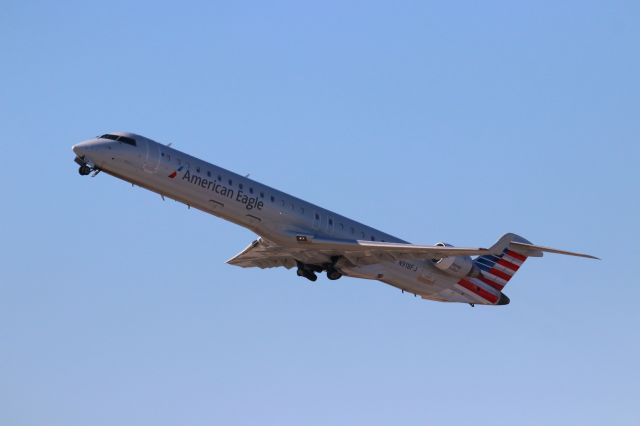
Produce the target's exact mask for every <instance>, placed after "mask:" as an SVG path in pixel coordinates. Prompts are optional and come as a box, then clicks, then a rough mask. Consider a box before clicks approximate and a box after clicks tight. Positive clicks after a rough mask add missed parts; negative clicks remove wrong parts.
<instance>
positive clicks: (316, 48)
mask: <svg viewBox="0 0 640 426" xmlns="http://www.w3.org/2000/svg"><path fill="white" fill-rule="evenodd" d="M639 12H640V8H639V7H638V3H637V2H631V1H628V2H625V1H609V2H595V1H594V2H592V1H567V2H561V3H559V2H546V1H538V2H509V1H487V2H458V1H454V2H445V4H442V2H428V1H422V2H344V1H341V2H330V1H324V2H286V1H275V2H249V1H246V2H244V1H243V2H224V3H221V2H200V3H199V2H186V1H185V2H179V3H175V4H165V3H159V2H137V3H135V4H133V3H132V2H125V1H110V2H64V1H61V2H28V1H20V2H18V1H9V2H5V3H3V7H2V11H1V12H0V48H1V51H2V54H3V57H2V67H0V124H1V126H0V128H1V129H2V133H3V138H2V140H3V143H2V147H3V149H2V150H3V155H4V157H5V161H4V162H3V167H2V168H1V169H0V176H2V178H3V182H4V186H3V188H4V191H3V208H2V210H1V211H0V218H1V219H2V220H1V223H2V224H3V226H2V244H1V245H0V259H2V261H0V264H1V265H2V267H1V268H0V342H1V344H0V377H1V378H2V379H1V380H0V424H3V425H12V426H13V425H16V426H18V425H42V424H47V425H50V426H53V425H65V426H69V425H87V424H91V425H96V426H101V425H119V426H122V425H142V424H145V425H146V424H155V425H175V424H191V425H205V424H207V425H208V424H230V425H255V424H273V425H299V424H309V425H326V424H333V425H352V424H370V425H389V424H404V425H424V424H439V425H467V424H470V423H471V422H473V423H476V424H491V425H512V424H521V425H539V424H583V425H600V424H618V425H625V424H628V425H631V424H638V423H639V422H640V417H639V415H638V410H637V401H638V400H639V398H640V389H639V385H638V383H640V369H639V368H638V364H637V360H638V359H639V358H640V343H639V341H640V339H639V337H640V336H639V333H638V326H639V325H640V315H639V314H638V309H637V306H636V304H637V302H638V299H639V298H640V297H639V296H640V291H639V290H638V278H637V272H638V258H639V255H640V250H639V249H638V243H637V240H638V237H639V232H638V230H639V229H638V225H637V218H638V217H639V216H640V205H639V201H638V196H637V195H638V183H639V181H640V179H639V178H640V172H639V170H638V157H639V154H640V148H639V146H638V135H639V134H640V120H638V117H639V113H640V104H639V102H638V99H640V84H639V82H638V75H640V59H639V58H640V55H638V41H639V40H640V29H639V28H638V25H637V22H638V20H639V19H640V13H639ZM109 130H129V131H134V132H139V133H141V134H144V135H146V136H149V137H151V138H154V139H156V140H158V141H160V142H164V143H168V142H172V143H173V144H174V146H175V147H177V148H178V149H180V150H183V151H186V152H189V153H191V154H193V155H196V156H199V157H202V158H203V159H206V160H208V161H210V162H213V163H215V164H218V165H220V166H222V167H225V168H229V169H232V170H234V171H236V172H238V173H244V174H246V173H251V177H252V178H254V179H256V180H259V181H262V182H265V183H267V184H269V185H272V186H275V187H277V188H279V189H282V190H285V191H287V192H290V193H292V194H294V195H297V196H299V197H301V198H304V199H307V200H309V201H312V202H315V203H317V204H320V205H322V206H324V207H327V208H330V209H332V210H335V211H337V212H339V213H342V214H345V215H347V216H350V217H353V218H355V219H358V220H361V221H363V222H366V223H368V224H370V225H372V226H375V227H377V228H380V229H382V230H384V231H386V232H389V233H391V234H394V235H397V236H398V237H401V238H405V239H407V240H410V241H413V242H417V243H424V244H428V243H435V242H437V241H441V240H444V241H448V242H450V243H453V244H456V245H486V244H490V243H492V242H493V241H495V240H496V239H497V238H498V237H499V236H500V235H502V234H503V233H504V232H509V231H511V232H516V233H519V234H521V235H523V236H525V237H526V238H528V239H530V240H532V241H534V242H536V243H539V244H544V245H552V246H557V247H561V248H566V249H573V250H578V251H585V252H588V253H592V254H595V255H598V256H601V257H602V258H603V260H602V261H599V262H598V261H588V260H584V259H576V258H568V257H562V256H553V255H549V256H547V257H545V258H544V259H533V260H530V261H529V262H527V265H526V267H524V268H523V269H522V270H521V271H520V272H519V273H518V275H517V277H516V278H515V279H514V280H513V281H512V282H511V283H510V284H509V286H508V287H507V289H506V290H505V292H506V293H507V294H508V295H509V296H510V297H511V300H512V303H511V304H510V305H509V306H506V307H496V308H489V307H476V308H474V309H472V308H470V307H469V306H467V305H455V304H438V303H434V302H426V301H422V300H419V299H414V298H413V297H411V296H408V295H406V294H404V295H403V294H402V293H401V292H400V291H399V290H397V289H395V288H392V287H389V286H385V285H383V284H380V283H376V282H370V281H361V280H355V279H348V278H347V279H342V280H339V281H337V282H329V281H327V280H326V279H321V280H319V281H318V282H317V283H315V284H309V283H307V282H305V281H303V280H301V279H300V278H298V277H297V276H296V275H295V273H294V272H292V271H286V270H269V271H260V270H243V269H239V268H234V267H231V266H229V265H226V264H225V263H224V261H225V260H226V259H228V258H229V257H231V256H232V255H234V254H235V253H237V252H238V251H239V250H241V249H242V248H244V247H245V246H246V244H248V243H249V242H250V241H251V240H252V238H253V237H254V236H253V235H252V234H251V233H250V232H248V231H246V230H244V229H242V228H238V227H236V226H234V225H232V224H229V223H225V222H223V221H221V220H219V219H216V218H214V217H212V216H207V215H205V214H204V213H201V212H198V211H195V210H187V208H186V207H185V206H183V205H181V204H178V203H175V202H173V201H165V202H163V201H162V200H160V197H158V196H157V195H154V194H151V193H148V192H145V191H144V190H142V189H139V188H132V187H131V185H128V184H126V183H124V182H122V181H118V180H116V179H114V178H112V177H109V176H105V175H99V176H98V177H96V178H95V179H91V178H81V177H80V176H78V174H77V171H76V165H75V164H74V163H73V162H72V160H73V154H72V152H71V150H70V147H71V145H72V144H74V143H76V142H78V141H80V140H83V139H87V138H90V137H93V136H95V135H97V134H101V133H103V132H106V131H109Z"/></svg>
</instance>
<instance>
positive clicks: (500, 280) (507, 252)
mask: <svg viewBox="0 0 640 426" xmlns="http://www.w3.org/2000/svg"><path fill="white" fill-rule="evenodd" d="M501 243H502V244H501ZM511 243H524V244H531V242H529V241H527V240H526V239H524V238H522V237H521V236H519V235H516V234H506V235H505V236H503V237H502V238H500V240H499V241H498V243H496V245H501V246H504V248H502V250H501V251H499V253H500V254H496V255H484V256H478V257H477V258H475V259H474V261H473V262H474V264H475V265H476V266H477V267H478V269H480V276H479V277H478V279H479V280H480V281H482V282H483V283H485V284H487V285H488V286H490V287H493V288H494V289H496V290H498V291H502V289H503V288H504V286H506V285H507V283H508V282H509V280H510V279H511V277H513V275H515V273H516V272H518V269H520V267H521V266H522V264H523V263H524V262H525V260H527V257H529V256H535V257H540V256H542V253H540V252H537V251H533V250H530V249H522V248H520V247H518V246H517V245H512V244H511Z"/></svg>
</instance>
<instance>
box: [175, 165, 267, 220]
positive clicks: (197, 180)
mask: <svg viewBox="0 0 640 426" xmlns="http://www.w3.org/2000/svg"><path fill="white" fill-rule="evenodd" d="M183 168H184V166H181V167H180V168H179V169H178V170H176V171H174V172H173V173H171V174H170V175H169V176H168V177H169V178H171V179H173V178H175V177H176V176H177V174H178V172H180V171H182V169H183ZM182 180H186V181H187V182H189V183H191V184H192V185H196V186H199V187H200V188H202V189H206V190H207V191H211V192H214V193H216V194H218V195H220V196H221V197H227V198H228V199H230V200H234V201H236V202H238V203H240V204H244V207H245V208H246V209H247V210H253V209H257V210H262V208H263V207H264V203H263V202H262V201H259V200H258V197H251V196H249V195H248V194H246V193H244V192H243V191H242V190H238V193H237V194H236V192H235V191H234V190H233V189H232V188H229V187H227V186H225V185H222V184H220V183H218V182H216V181H215V180H211V179H204V178H201V177H200V176H198V175H195V174H191V173H189V170H187V171H186V172H185V173H184V175H183V176H182Z"/></svg>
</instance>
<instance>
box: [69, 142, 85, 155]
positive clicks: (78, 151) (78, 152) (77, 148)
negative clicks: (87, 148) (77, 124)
mask: <svg viewBox="0 0 640 426" xmlns="http://www.w3.org/2000/svg"><path fill="white" fill-rule="evenodd" d="M80 145H82V144H77V145H74V146H72V147H71V149H72V150H73V152H74V153H75V154H76V155H77V156H78V157H82V155H83V154H82V147H81V146H80Z"/></svg>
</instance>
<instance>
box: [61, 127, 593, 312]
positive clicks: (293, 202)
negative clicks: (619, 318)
mask: <svg viewBox="0 0 640 426" xmlns="http://www.w3.org/2000/svg"><path fill="white" fill-rule="evenodd" d="M72 150H73V152H74V153H75V155H76V157H75V162H76V163H77V164H78V165H79V166H80V168H79V170H78V171H79V173H80V175H82V176H86V175H89V174H92V175H93V176H96V175H97V174H98V173H100V172H104V173H106V174H109V175H112V176H114V177H116V178H119V179H122V180H124V181H127V182H129V183H131V184H133V185H137V186H139V187H142V188H145V189H148V190H150V191H153V192H155V193H158V194H160V196H161V197H162V198H163V199H164V198H165V197H167V198H171V199H174V200H176V201H179V202H181V203H184V204H186V205H187V206H188V207H194V208H196V209H199V210H202V211H204V212H206V213H210V214H212V215H214V216H217V217H219V218H222V219H225V220H227V221H230V222H232V223H235V224H237V225H240V226H243V227H245V228H247V229H249V230H251V231H253V232H255V233H256V234H257V236H258V237H257V239H256V240H255V241H253V242H252V243H251V244H249V246H248V247H246V248H245V249H244V250H242V251H241V252H240V253H239V254H237V255H236V256H234V257H232V258H231V259H229V260H228V261H227V263H228V264H231V265H236V266H240V267H243V268H250V267H258V268H263V269H264V268H273V267H284V268H287V269H291V268H296V271H297V274H298V276H300V277H304V278H306V279H308V280H310V281H316V279H317V277H318V276H317V274H319V273H321V272H325V273H326V276H327V278H328V279H329V280H337V279H339V278H341V277H342V276H348V277H354V278H363V279H369V280H377V281H381V282H383V283H386V284H389V285H392V286H394V287H397V288H398V289H400V290H402V292H407V293H409V294H413V295H414V296H420V297H422V298H423V299H427V300H433V301H439V302H459V303H467V304H469V305H471V306H475V305H476V304H478V305H507V304H509V302H510V300H509V297H507V295H505V294H504V293H503V291H502V290H503V288H504V287H505V286H506V285H507V283H508V282H509V281H510V280H511V278H512V277H513V275H515V273H516V272H517V271H518V270H519V269H520V267H521V266H522V264H523V263H524V262H525V260H526V259H527V258H529V257H542V255H543V253H557V254H564V255H570V256H579V257H585V258H591V259H597V257H594V256H591V255H588V254H583V253H576V252H571V251H566V250H559V249H554V248H550V247H543V246H539V245H535V244H533V243H531V242H530V241H528V240H526V239H525V238H523V237H521V236H519V235H516V234H513V233H507V234H505V235H503V236H502V237H501V238H499V239H498V241H497V242H496V243H495V244H493V245H491V246H490V247H487V248H482V247H454V246H452V245H451V244H448V243H444V242H439V243H437V244H435V245H418V244H411V243H409V242H407V241H404V240H402V239H400V238H397V237H394V236H392V235H390V234H387V233H384V232H382V231H379V230H377V229H374V228H372V227H370V226H367V225H364V224H362V223H359V222H357V221H355V220H352V219H349V218H347V217H345V216H341V215H339V214H337V213H334V212H332V211H329V210H327V209H324V208H322V207H319V206H317V205H314V204H312V203H309V202H307V201H304V200H301V199H300V198H296V197H294V196H291V195H289V194H287V193H285V192H282V191H278V190H277V189H274V188H271V187H269V186H267V185H264V184H262V183H259V182H256V181H254V180H252V179H249V178H248V177H247V176H241V175H239V174H236V173H233V172H231V171H229V170H226V169H223V168H222V167H219V166H215V165H213V164H210V163H207V162H205V161H203V160H200V159H198V158H196V157H193V156H190V155H188V154H186V153H184V152H181V151H178V150H176V149H174V148H172V147H171V146H170V144H169V145H163V144H160V143H158V142H155V141H153V140H151V139H149V138H146V137H144V136H141V135H138V134H135V133H129V132H111V133H107V134H104V135H102V136H99V137H96V138H94V139H90V140H86V141H83V142H81V143H78V144H76V145H74V146H73V147H72Z"/></svg>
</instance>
